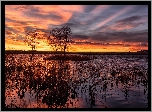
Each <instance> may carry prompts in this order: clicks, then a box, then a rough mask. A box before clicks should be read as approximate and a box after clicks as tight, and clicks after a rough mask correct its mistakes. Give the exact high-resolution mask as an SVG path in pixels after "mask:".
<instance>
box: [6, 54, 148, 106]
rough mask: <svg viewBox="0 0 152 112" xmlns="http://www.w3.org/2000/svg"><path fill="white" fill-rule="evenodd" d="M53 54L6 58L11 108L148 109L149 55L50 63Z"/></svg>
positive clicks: (7, 103)
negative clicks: (47, 58) (48, 58)
mask: <svg viewBox="0 0 152 112" xmlns="http://www.w3.org/2000/svg"><path fill="white" fill-rule="evenodd" d="M49 56H50V55H43V54H41V55H38V54H34V55H33V56H32V60H31V55H23V54H18V55H16V54H15V55H13V54H6V55H5V84H6V86H5V99H6V100H5V104H6V107H7V108H33V107H34V108H75V107H76V108H119V107H120V105H121V106H122V107H124V108H125V107H127V108H129V107H130V105H131V106H132V108H138V107H143V108H146V107H147V104H148V100H147V99H148V70H147V69H148V66H147V65H148V62H147V61H146V60H147V56H146V55H144V56H138V57H132V56H115V55H112V56H110V55H107V56H105V55H103V56H102V55H100V56H90V57H91V60H87V61H86V60H85V61H82V60H75V61H71V60H67V59H66V60H65V59H58V60H45V59H46V57H49ZM126 101H127V102H126Z"/></svg>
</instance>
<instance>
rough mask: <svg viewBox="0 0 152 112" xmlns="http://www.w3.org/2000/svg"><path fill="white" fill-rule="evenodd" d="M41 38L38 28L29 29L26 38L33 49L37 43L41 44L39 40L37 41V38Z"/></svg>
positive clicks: (26, 41)
mask: <svg viewBox="0 0 152 112" xmlns="http://www.w3.org/2000/svg"><path fill="white" fill-rule="evenodd" d="M38 38H39V33H38V31H36V30H33V31H32V30H29V31H27V32H26V39H25V40H24V42H25V43H27V44H28V46H30V47H31V48H32V51H33V50H35V49H36V44H39V42H36V39H38Z"/></svg>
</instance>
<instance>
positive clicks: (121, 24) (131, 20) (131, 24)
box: [100, 15, 148, 32]
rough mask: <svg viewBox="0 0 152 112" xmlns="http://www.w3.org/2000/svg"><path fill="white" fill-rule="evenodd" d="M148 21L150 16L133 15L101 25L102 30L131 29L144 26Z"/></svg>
mask: <svg viewBox="0 0 152 112" xmlns="http://www.w3.org/2000/svg"><path fill="white" fill-rule="evenodd" d="M147 21H148V16H146V15H145V16H137V15H136V16H132V17H127V18H124V19H122V20H118V21H116V22H115V23H114V24H112V25H107V26H103V27H101V30H100V31H102V32H109V31H122V30H129V29H132V28H137V27H139V26H143V25H144V24H146V23H147ZM147 27H148V26H147Z"/></svg>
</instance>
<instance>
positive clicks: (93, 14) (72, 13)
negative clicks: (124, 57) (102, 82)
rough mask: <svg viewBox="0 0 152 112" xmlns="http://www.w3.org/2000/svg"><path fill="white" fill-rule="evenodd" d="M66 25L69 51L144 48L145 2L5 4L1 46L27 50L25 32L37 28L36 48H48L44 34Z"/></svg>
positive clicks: (146, 40)
mask: <svg viewBox="0 0 152 112" xmlns="http://www.w3.org/2000/svg"><path fill="white" fill-rule="evenodd" d="M66 26H68V27H70V28H71V31H72V35H71V39H72V44H71V47H70V48H69V51H71V52H129V51H131V52H134V51H139V50H148V5H5V49H6V50H10V49H11V50H12V49H13V50H31V48H30V47H29V46H28V45H27V43H25V42H24V40H25V39H26V36H25V35H26V32H27V31H29V30H33V29H36V30H37V31H39V32H40V36H41V37H43V38H38V39H37V42H39V44H37V45H36V50H38V51H52V48H51V46H50V45H49V44H48V40H47V37H48V36H50V35H51V34H50V31H51V30H52V29H54V28H62V27H66Z"/></svg>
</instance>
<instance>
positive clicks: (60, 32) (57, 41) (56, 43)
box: [48, 26, 72, 54]
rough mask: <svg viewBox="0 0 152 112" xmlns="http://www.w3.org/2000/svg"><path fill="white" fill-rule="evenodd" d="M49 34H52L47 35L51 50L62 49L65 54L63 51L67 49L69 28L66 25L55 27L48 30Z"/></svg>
mask: <svg viewBox="0 0 152 112" xmlns="http://www.w3.org/2000/svg"><path fill="white" fill-rule="evenodd" d="M50 34H51V35H52V36H49V38H48V40H49V44H50V45H51V47H52V48H53V50H55V51H64V54H65V52H66V51H68V48H69V46H70V42H71V38H70V36H71V34H72V32H71V29H70V28H69V27H68V26H67V27H63V28H55V29H53V30H52V31H51V32H50Z"/></svg>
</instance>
